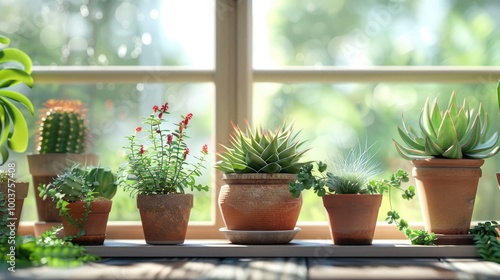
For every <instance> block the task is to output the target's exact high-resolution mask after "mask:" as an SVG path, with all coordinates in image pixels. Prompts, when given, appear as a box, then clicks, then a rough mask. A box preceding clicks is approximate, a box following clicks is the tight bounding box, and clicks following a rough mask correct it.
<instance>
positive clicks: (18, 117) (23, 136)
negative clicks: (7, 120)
mask: <svg viewBox="0 0 500 280" xmlns="http://www.w3.org/2000/svg"><path fill="white" fill-rule="evenodd" d="M0 102H1V103H4V104H5V105H4V108H5V110H6V111H7V112H8V113H9V115H10V116H11V118H12V121H13V123H14V127H13V128H14V129H13V132H12V134H11V135H10V138H9V140H8V143H7V144H8V146H9V148H10V149H11V150H13V151H15V152H17V153H23V152H24V151H26V149H27V148H28V141H29V131H28V125H27V124H26V120H25V119H24V116H23V114H22V113H21V111H19V109H18V108H17V107H16V106H14V104H12V103H11V102H10V101H8V100H7V99H5V98H2V97H0Z"/></svg>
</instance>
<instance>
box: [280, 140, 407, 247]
mask: <svg viewBox="0 0 500 280" xmlns="http://www.w3.org/2000/svg"><path fill="white" fill-rule="evenodd" d="M370 147H371V146H370ZM370 147H366V146H365V147H364V148H363V147H361V146H360V145H358V147H356V148H353V149H351V150H350V151H349V152H348V153H338V154H336V155H335V156H332V157H331V159H330V162H329V163H328V164H326V163H323V162H318V163H316V164H313V163H309V164H307V165H305V166H303V167H302V168H301V169H300V172H299V173H298V174H297V180H296V181H294V182H291V183H290V184H289V189H290V192H291V193H292V195H293V196H294V197H298V196H299V195H300V194H301V192H302V191H303V190H309V189H312V190H313V191H314V192H315V193H316V194H317V195H318V196H319V197H321V198H322V200H323V205H324V207H325V210H326V212H327V214H328V222H329V228H330V233H331V236H332V240H333V242H334V243H335V244H337V245H370V244H372V241H373V235H374V233H375V227H376V223H377V217H378V212H379V208H380V205H381V203H382V195H383V193H384V192H386V191H388V190H389V188H391V187H394V188H397V189H399V190H402V189H401V188H400V187H401V183H402V182H407V181H408V173H407V172H404V171H402V170H399V171H398V172H397V173H394V174H392V176H391V179H390V180H372V179H371V178H372V177H373V176H375V175H376V174H378V172H379V171H378V168H377V165H378V164H376V163H374V162H373V161H372V158H373V156H372V155H370V154H369V149H370ZM315 165H316V167H317V170H315V168H314V167H315ZM402 191H404V195H403V197H404V198H406V199H409V198H411V197H413V194H414V191H413V189H412V188H408V189H407V190H402Z"/></svg>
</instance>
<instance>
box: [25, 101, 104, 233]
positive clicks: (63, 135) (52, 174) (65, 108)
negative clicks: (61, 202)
mask: <svg viewBox="0 0 500 280" xmlns="http://www.w3.org/2000/svg"><path fill="white" fill-rule="evenodd" d="M87 133H88V129H87V126H86V121H85V108H84V106H83V104H82V102H81V101H79V100H57V99H50V100H48V101H47V102H46V103H45V108H44V109H42V110H41V112H40V117H39V130H38V133H37V136H36V141H37V152H38V153H39V154H32V155H28V156H27V157H28V165H29V171H30V173H31V175H32V177H33V186H34V188H35V197H36V206H37V211H38V218H39V220H40V221H42V222H39V223H36V224H35V232H36V235H40V233H41V232H44V231H45V230H47V229H50V228H51V227H52V226H54V225H58V224H60V222H61V217H60V216H59V211H58V210H57V209H56V205H55V203H54V202H53V201H50V200H47V201H43V200H42V199H41V197H40V195H39V192H38V187H39V186H40V185H46V184H49V183H51V182H52V181H53V180H54V179H55V178H56V176H57V175H58V174H61V173H63V172H64V170H65V169H66V168H69V167H71V166H72V165H74V164H75V163H80V164H85V165H93V166H95V165H97V164H98V160H99V157H98V156H97V155H95V154H85V149H86V142H87V140H88V138H87V137H88V136H87Z"/></svg>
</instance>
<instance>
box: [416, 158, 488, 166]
mask: <svg viewBox="0 0 500 280" xmlns="http://www.w3.org/2000/svg"><path fill="white" fill-rule="evenodd" d="M411 163H412V164H413V166H415V167H478V168H479V167H481V166H482V165H483V164H484V159H471V158H462V159H451V158H426V159H415V160H412V161H411Z"/></svg>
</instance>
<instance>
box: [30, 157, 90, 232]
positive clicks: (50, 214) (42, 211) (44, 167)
mask: <svg viewBox="0 0 500 280" xmlns="http://www.w3.org/2000/svg"><path fill="white" fill-rule="evenodd" d="M27 158H28V167H29V172H30V173H31V176H32V178H33V187H34V189H35V201H36V208H37V212H38V220H40V221H45V222H61V217H60V216H59V209H57V207H56V204H55V202H53V201H52V199H46V200H43V199H42V198H41V197H40V195H39V194H40V192H39V191H38V186H39V185H40V184H49V183H52V182H53V181H54V179H55V178H56V177H57V175H58V174H61V173H62V172H64V170H65V169H66V168H68V167H71V166H72V165H73V164H75V163H82V164H89V165H98V164H99V156H98V155H94V154H36V155H28V156H27Z"/></svg>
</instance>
